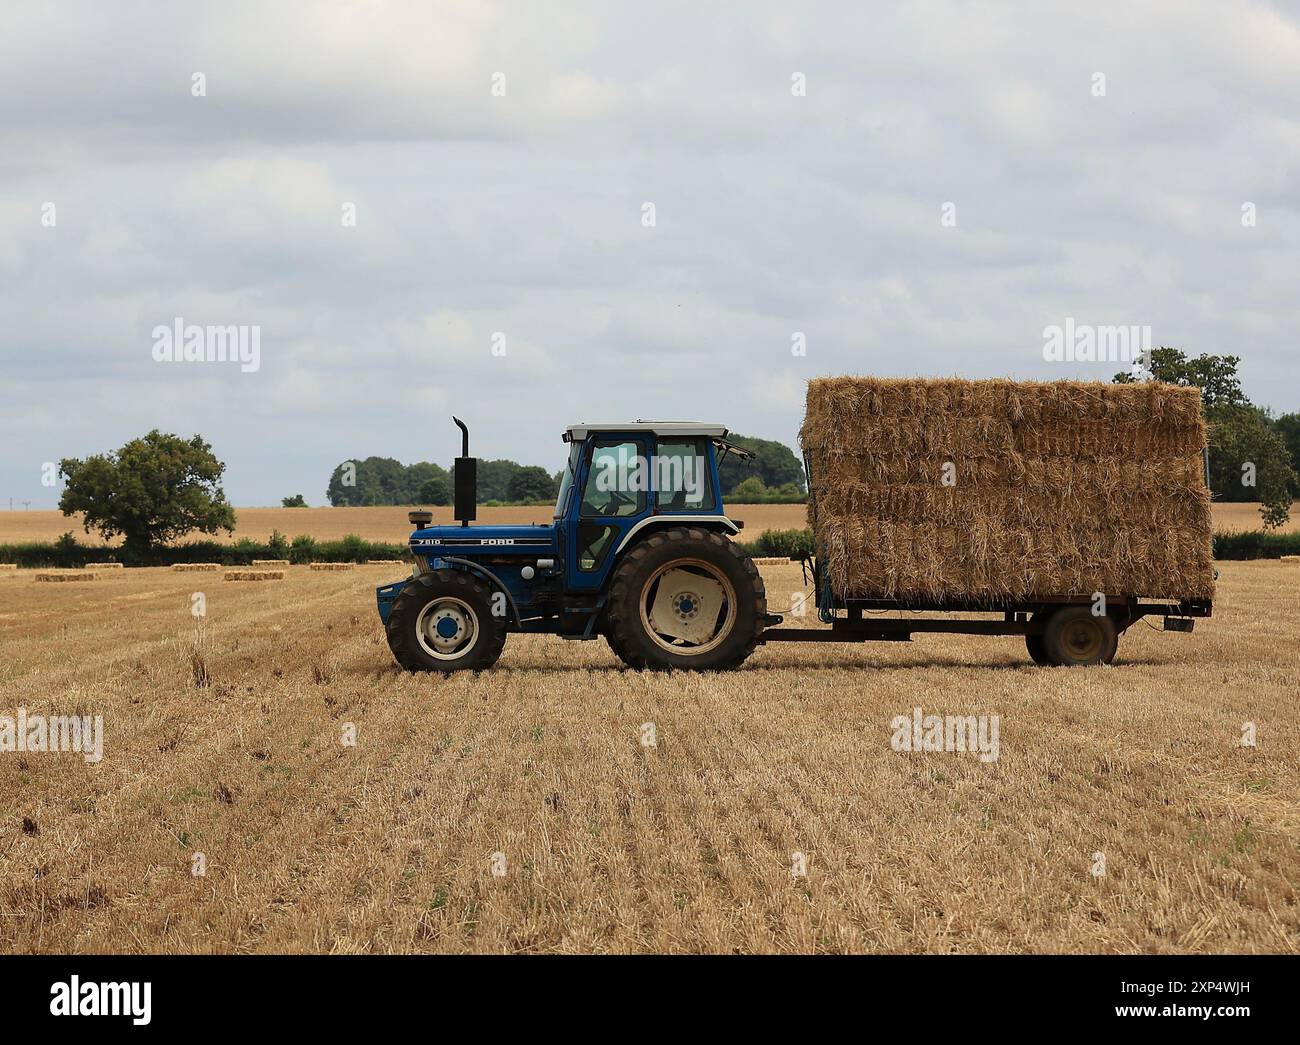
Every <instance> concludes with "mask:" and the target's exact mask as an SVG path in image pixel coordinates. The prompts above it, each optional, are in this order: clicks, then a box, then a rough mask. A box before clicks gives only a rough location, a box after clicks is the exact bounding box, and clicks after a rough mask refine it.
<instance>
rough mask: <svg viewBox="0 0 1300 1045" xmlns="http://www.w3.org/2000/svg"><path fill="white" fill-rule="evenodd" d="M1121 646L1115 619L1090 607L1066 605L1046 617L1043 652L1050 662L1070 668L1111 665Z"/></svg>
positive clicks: (1031, 653) (1031, 652)
mask: <svg viewBox="0 0 1300 1045" xmlns="http://www.w3.org/2000/svg"><path fill="white" fill-rule="evenodd" d="M1118 648H1119V630H1118V629H1117V628H1116V627H1115V621H1114V619H1113V618H1111V617H1110V616H1109V615H1107V614H1102V615H1101V616H1097V615H1096V614H1094V613H1093V612H1092V608H1091V607H1090V606H1063V607H1062V608H1061V609H1059V610H1056V611H1055V612H1053V613H1052V615H1051V616H1050V617H1049V618H1048V619H1047V630H1046V631H1044V632H1043V651H1044V653H1045V654H1046V656H1047V660H1048V663H1050V664H1054V665H1056V666H1058V667H1067V668H1078V667H1087V666H1090V665H1094V664H1109V663H1110V662H1111V661H1112V660H1114V659H1115V651H1116V650H1117V649H1118ZM1030 655H1031V656H1032V655H1033V651H1032V650H1031V651H1030Z"/></svg>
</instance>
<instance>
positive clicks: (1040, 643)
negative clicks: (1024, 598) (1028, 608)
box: [1025, 613, 1052, 668]
mask: <svg viewBox="0 0 1300 1045" xmlns="http://www.w3.org/2000/svg"><path fill="white" fill-rule="evenodd" d="M1042 616H1043V615H1042V614H1041V613H1035V614H1034V615H1033V617H1031V618H1030V622H1031V623H1034V622H1036V621H1038V620H1039V619H1040V618H1041V617H1042ZM1025 649H1027V650H1028V651H1029V659H1030V660H1032V661H1033V662H1034V663H1035V664H1037V665H1038V666H1039V667H1040V668H1047V667H1051V665H1052V662H1051V661H1050V660H1049V659H1048V657H1047V647H1046V645H1044V637H1043V636H1042V635H1026V636H1025Z"/></svg>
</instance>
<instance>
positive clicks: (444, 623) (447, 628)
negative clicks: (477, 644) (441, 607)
mask: <svg viewBox="0 0 1300 1045" xmlns="http://www.w3.org/2000/svg"><path fill="white" fill-rule="evenodd" d="M437 627H438V635H439V636H440V637H442V638H444V639H450V638H452V637H453V636H454V635H455V634H456V632H457V631H459V630H460V628H459V627H458V626H457V624H456V622H455V621H454V620H452V619H451V618H450V617H443V618H442V619H441V620H440V621H438V625H437Z"/></svg>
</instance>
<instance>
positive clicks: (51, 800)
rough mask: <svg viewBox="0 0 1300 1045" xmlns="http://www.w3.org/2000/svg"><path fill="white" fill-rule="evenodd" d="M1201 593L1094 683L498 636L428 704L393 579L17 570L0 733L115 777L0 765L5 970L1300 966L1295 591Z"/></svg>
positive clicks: (1031, 672)
mask: <svg viewBox="0 0 1300 1045" xmlns="http://www.w3.org/2000/svg"><path fill="white" fill-rule="evenodd" d="M746 514H752V513H746ZM356 528H358V527H356V526H355V525H354V524H351V523H349V524H347V525H345V526H343V527H340V529H339V530H338V531H336V532H342V531H343V530H344V529H356ZM1221 570H1222V577H1221V580H1220V586H1219V594H1218V600H1217V604H1216V607H1215V615H1214V617H1212V618H1211V619H1208V620H1202V621H1198V622H1197V625H1196V631H1195V632H1194V633H1193V634H1191V635H1185V634H1166V633H1161V632H1158V631H1156V630H1153V629H1152V628H1151V627H1148V626H1147V625H1145V624H1138V625H1137V626H1135V627H1134V628H1133V629H1132V630H1130V631H1129V632H1128V633H1127V634H1126V635H1125V636H1124V637H1123V638H1122V639H1121V641H1120V648H1119V657H1118V660H1117V663H1116V665H1115V666H1113V667H1108V668H1095V669H1075V670H1070V669H1065V668H1035V667H1032V666H1031V665H1030V663H1029V660H1028V658H1027V656H1026V654H1025V649H1024V645H1023V643H1022V642H1021V641H1020V640H1018V639H1014V638H981V637H974V636H960V635H957V636H918V638H917V640H916V641H914V642H912V643H874V644H867V645H860V646H852V645H838V644H835V645H831V644H773V645H769V646H764V647H760V648H759V650H758V651H757V652H756V653H755V655H754V656H753V657H752V658H751V660H750V661H749V662H748V664H747V665H746V666H745V668H744V669H743V670H741V671H739V672H736V673H732V674H722V675H704V676H699V675H690V674H683V673H677V674H672V675H650V674H643V673H639V672H634V671H627V670H624V669H622V668H621V666H620V665H619V663H618V662H617V661H616V660H615V658H614V656H613V654H612V653H611V652H610V650H609V649H608V647H607V646H606V644H605V642H604V641H603V640H598V641H593V642H565V641H562V640H560V639H557V638H553V637H544V636H532V637H521V636H511V638H510V639H509V641H508V642H507V645H506V649H505V653H504V656H503V657H502V659H501V662H500V664H499V666H498V667H497V668H496V669H495V670H492V671H488V672H484V673H482V674H481V675H478V676H473V675H461V676H455V677H452V678H448V679H443V678H440V677H429V676H411V675H407V674H404V673H402V672H400V671H399V670H397V669H396V668H395V667H394V665H393V663H392V660H391V658H390V655H389V652H388V649H387V647H386V645H385V642H384V638H383V633H382V630H381V628H380V624H379V620H378V617H377V615H376V613H375V605H374V593H373V586H374V585H376V584H378V583H382V582H385V581H389V580H392V579H394V577H393V571H392V569H391V568H385V567H361V568H358V569H357V570H355V571H352V572H341V573H315V572H312V571H310V570H308V569H307V568H306V567H291V568H289V570H288V571H287V572H288V576H287V579H285V580H283V581H277V582H267V583H244V584H229V583H223V582H222V581H221V580H220V575H203V574H177V573H172V572H170V571H168V570H165V569H140V570H131V569H127V570H117V571H106V572H105V574H104V575H103V576H101V577H99V578H98V579H96V580H95V581H93V582H91V583H86V584H58V585H39V586H38V585H36V584H35V583H34V581H33V580H32V578H31V574H32V573H33V571H26V570H19V571H8V572H7V573H5V574H0V646H3V649H4V656H3V657H0V679H2V681H3V694H4V696H3V707H0V714H5V715H15V714H16V709H17V708H18V707H19V706H22V707H25V708H26V709H27V711H28V713H43V714H82V715H102V716H103V720H104V729H105V743H104V757H103V760H102V762H100V763H99V764H98V765H94V766H92V765H88V764H86V762H85V761H84V760H83V759H82V757H81V756H79V755H76V754H21V755H20V754H16V753H12V752H10V753H4V754H0V909H2V910H3V913H4V917H3V918H0V949H3V950H7V951H15V952H34V951H39V952H97V951H127V952H135V951H149V952H168V953H181V952H194V951H199V952H230V951H239V952H258V951H276V952H278V951H291V952H297V951H322V952H336V953H350V952H390V951H400V952H407V951H436V952H465V951H475V952H608V951H617V952H640V951H668V952H687V951H689V952H718V953H732V952H790V951H797V952H846V951H852V952H859V951H870V952H879V951H891V952H896V951H898V952H932V953H950V952H1008V951H1012V952H1048V951H1067V952H1125V953H1132V952H1247V951H1249V952H1254V951H1274V952H1279V951H1280V952H1288V953H1295V952H1297V951H1300V897H1298V896H1297V889H1298V888H1300V845H1298V844H1297V838H1300V763H1298V762H1297V759H1296V755H1295V738H1296V736H1297V735H1300V702H1298V701H1297V700H1296V695H1297V692H1300V644H1297V642H1296V641H1295V640H1296V635H1297V634H1300V564H1288V563H1280V562H1276V561H1273V562H1228V563H1223V564H1222V565H1221ZM763 573H764V576H765V577H766V580H767V583H768V592H769V597H770V603H769V605H770V606H771V608H773V609H776V610H780V609H783V608H785V607H787V606H789V605H790V603H791V600H792V598H793V595H794V593H795V591H796V590H797V588H798V585H799V583H800V572H799V570H798V569H797V568H796V567H793V566H785V565H781V566H775V567H764V568H763ZM196 591H201V592H203V593H204V594H205V596H206V601H207V617H206V625H205V627H204V629H203V630H202V631H199V630H198V629H197V628H196V621H195V618H193V617H192V616H191V612H190V609H191V605H192V604H193V603H192V597H193V593H195V592H196ZM801 623H807V622H806V621H804V622H801ZM204 678H206V679H208V684H207V685H205V686H200V685H198V684H197V683H196V680H203V679H204ZM917 707H919V708H922V709H923V711H924V713H925V714H927V715H928V714H940V715H948V714H954V715H956V714H960V715H966V714H970V715H988V716H992V715H997V716H999V720H1000V757H999V758H998V759H997V760H996V761H992V762H987V763H986V762H982V761H980V760H979V759H978V758H977V757H975V756H973V755H964V754H957V753H953V754H943V753H926V754H909V753H905V752H900V751H895V750H893V748H892V747H891V744H890V725H889V723H890V720H891V719H892V718H893V717H894V716H897V715H910V714H911V713H912V711H913V708H917ZM1247 723H1250V724H1252V726H1253V730H1254V734H1255V738H1256V741H1257V746H1255V747H1248V746H1243V745H1242V743H1241V741H1242V737H1243V729H1244V728H1250V727H1246V725H1245V724H1247ZM647 724H653V736H654V739H655V745H654V746H647V745H646V744H645V743H643V740H644V739H645V738H646V737H647V736H649V732H648V730H647ZM353 730H354V731H355V738H356V743H355V745H354V746H348V745H347V744H345V743H343V741H344V739H345V738H346V737H348V736H350V735H351V732H352V731H353ZM198 854H202V859H201V864H202V870H203V871H204V872H205V873H204V874H203V875H201V876H196V875H194V874H193V873H192V872H193V870H194V869H195V868H196V867H199V866H200V862H196V861H199V855H198ZM795 854H803V867H804V869H805V870H806V875H805V876H801V877H796V876H792V868H793V867H794V866H796V865H797V864H798V863H799V860H798V857H796V856H795ZM494 871H496V872H500V873H494ZM1102 872H1104V873H1102Z"/></svg>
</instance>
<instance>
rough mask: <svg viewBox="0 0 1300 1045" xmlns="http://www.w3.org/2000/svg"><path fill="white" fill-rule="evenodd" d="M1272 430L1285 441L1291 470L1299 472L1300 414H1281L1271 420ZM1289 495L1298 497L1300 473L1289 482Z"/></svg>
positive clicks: (1299, 492)
mask: <svg viewBox="0 0 1300 1045" xmlns="http://www.w3.org/2000/svg"><path fill="white" fill-rule="evenodd" d="M1273 430H1274V431H1275V432H1277V434H1278V435H1280V436H1281V437H1282V442H1284V443H1286V449H1287V453H1289V454H1290V455H1291V468H1292V470H1293V471H1295V472H1300V414H1283V415H1282V416H1281V417H1279V418H1277V419H1276V420H1275V421H1274V422H1273ZM1291 496H1292V497H1300V475H1297V476H1296V478H1295V479H1294V480H1292V482H1291Z"/></svg>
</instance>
